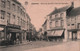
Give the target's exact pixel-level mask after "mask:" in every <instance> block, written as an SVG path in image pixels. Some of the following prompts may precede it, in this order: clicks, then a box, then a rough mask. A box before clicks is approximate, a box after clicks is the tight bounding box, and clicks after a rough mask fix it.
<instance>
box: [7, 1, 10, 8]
mask: <svg viewBox="0 0 80 51" xmlns="http://www.w3.org/2000/svg"><path fill="white" fill-rule="evenodd" d="M7 8H8V9H10V1H7Z"/></svg>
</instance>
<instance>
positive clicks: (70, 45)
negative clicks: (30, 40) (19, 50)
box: [25, 41, 80, 51]
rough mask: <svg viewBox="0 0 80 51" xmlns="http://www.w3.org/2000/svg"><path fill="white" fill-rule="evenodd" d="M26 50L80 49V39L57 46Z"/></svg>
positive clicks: (76, 50)
mask: <svg viewBox="0 0 80 51" xmlns="http://www.w3.org/2000/svg"><path fill="white" fill-rule="evenodd" d="M25 51H80V41H70V42H66V43H61V44H58V45H55V46H49V47H43V48H36V49H30V50H25Z"/></svg>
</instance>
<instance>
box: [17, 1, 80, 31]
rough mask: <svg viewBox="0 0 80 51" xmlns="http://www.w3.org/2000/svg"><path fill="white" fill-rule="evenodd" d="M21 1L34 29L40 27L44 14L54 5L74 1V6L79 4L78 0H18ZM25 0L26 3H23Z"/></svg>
mask: <svg viewBox="0 0 80 51" xmlns="http://www.w3.org/2000/svg"><path fill="white" fill-rule="evenodd" d="M18 1H19V2H21V3H22V5H23V6H24V8H25V9H26V12H27V13H28V15H29V16H30V18H31V23H32V24H33V25H34V26H35V27H36V30H39V28H41V27H42V24H43V23H44V21H45V18H46V16H47V15H48V14H49V13H51V12H52V11H53V10H54V8H55V7H57V8H60V7H63V6H68V5H71V2H72V1H74V5H75V7H78V6H80V0H18ZM25 2H28V4H26V5H25Z"/></svg>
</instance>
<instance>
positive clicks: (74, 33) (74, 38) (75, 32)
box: [72, 31, 77, 40]
mask: <svg viewBox="0 0 80 51" xmlns="http://www.w3.org/2000/svg"><path fill="white" fill-rule="evenodd" d="M72 40H77V31H73V32H72Z"/></svg>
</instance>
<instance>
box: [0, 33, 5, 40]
mask: <svg viewBox="0 0 80 51" xmlns="http://www.w3.org/2000/svg"><path fill="white" fill-rule="evenodd" d="M0 40H4V32H0Z"/></svg>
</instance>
